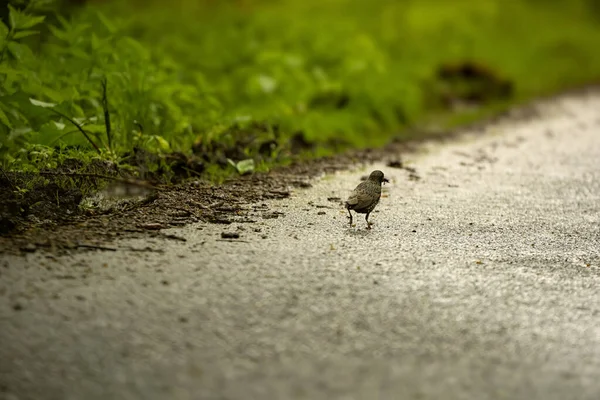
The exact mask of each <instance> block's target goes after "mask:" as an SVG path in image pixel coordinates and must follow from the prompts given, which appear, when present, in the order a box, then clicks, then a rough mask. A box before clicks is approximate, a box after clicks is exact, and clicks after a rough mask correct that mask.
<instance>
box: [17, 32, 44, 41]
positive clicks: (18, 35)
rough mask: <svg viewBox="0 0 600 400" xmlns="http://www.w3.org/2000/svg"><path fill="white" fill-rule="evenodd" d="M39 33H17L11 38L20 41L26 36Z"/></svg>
mask: <svg viewBox="0 0 600 400" xmlns="http://www.w3.org/2000/svg"><path fill="white" fill-rule="evenodd" d="M38 33H40V31H19V32H17V33H15V35H14V36H13V38H14V39H21V38H24V37H27V36H32V35H36V34H38Z"/></svg>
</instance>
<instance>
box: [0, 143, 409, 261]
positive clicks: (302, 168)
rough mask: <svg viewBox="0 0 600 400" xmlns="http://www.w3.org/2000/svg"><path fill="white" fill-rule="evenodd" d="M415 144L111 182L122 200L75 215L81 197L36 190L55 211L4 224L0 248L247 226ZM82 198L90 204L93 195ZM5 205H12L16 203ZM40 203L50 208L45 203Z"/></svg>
mask: <svg viewBox="0 0 600 400" xmlns="http://www.w3.org/2000/svg"><path fill="white" fill-rule="evenodd" d="M414 145H415V143H412V144H407V143H393V144H391V145H389V146H387V147H386V148H384V149H377V150H361V151H353V152H350V153H347V154H343V155H338V156H333V157H328V158H322V159H319V160H313V161H309V162H297V163H294V164H292V165H290V166H287V167H280V168H277V169H275V170H272V171H271V172H269V173H256V174H253V175H247V176H239V177H236V178H234V179H231V180H228V181H226V182H224V183H223V184H221V185H213V184H211V183H210V182H208V181H205V180H201V179H198V180H188V181H186V182H182V183H179V184H176V185H169V186H160V185H157V186H154V187H152V186H150V185H148V187H142V188H139V187H136V186H135V185H133V186H132V185H131V182H130V183H128V182H127V181H116V182H113V183H112V184H110V185H109V186H108V187H106V188H104V189H102V191H101V193H103V192H111V194H112V195H113V196H114V194H115V192H121V193H125V195H123V196H122V197H123V199H122V200H120V201H112V202H110V203H109V204H108V205H106V206H102V205H99V204H94V207H90V209H89V210H85V208H84V209H83V210H82V209H81V207H79V212H75V211H74V210H77V204H79V201H80V200H81V193H70V192H68V193H67V192H64V191H62V192H61V191H58V192H56V193H55V192H54V191H53V190H50V187H49V188H48V189H47V190H44V191H42V193H46V192H47V195H48V196H52V199H54V197H56V196H58V198H59V199H60V203H58V204H56V207H55V208H56V209H54V208H53V209H52V210H49V212H48V213H46V214H44V217H41V216H40V215H39V214H35V213H29V214H28V215H25V216H23V217H19V218H18V220H15V221H11V226H10V227H7V229H8V228H14V225H15V224H18V228H17V229H16V230H13V231H12V232H11V233H10V234H8V235H6V234H5V235H4V236H2V237H0V251H2V252H33V251H37V250H43V249H47V250H51V251H53V252H60V251H61V250H73V249H83V250H85V249H94V248H97V249H101V250H102V249H104V250H110V249H111V248H110V246H108V247H107V244H110V242H111V241H113V240H115V239H117V238H124V237H127V238H134V237H155V236H161V237H165V235H164V234H163V233H161V230H162V229H165V228H172V227H177V226H183V225H186V224H189V223H193V222H199V221H204V222H209V223H215V224H223V225H229V224H231V223H234V222H235V223H253V222H256V221H255V219H252V218H251V217H250V215H251V214H254V212H255V211H257V207H258V208H260V210H259V211H261V214H262V215H263V216H264V217H265V218H268V217H269V216H270V215H271V214H273V213H275V211H276V210H269V209H268V208H264V206H262V205H261V204H260V203H261V202H262V201H264V200H269V199H283V198H286V197H288V196H290V195H291V192H292V190H294V189H302V188H308V187H310V186H311V183H310V181H311V179H312V178H314V177H316V176H319V175H323V174H327V173H331V172H335V171H338V170H343V169H347V168H349V167H352V166H356V165H359V164H363V163H370V162H374V161H377V160H381V159H382V158H385V157H386V155H387V154H394V156H395V157H397V154H398V153H399V152H400V151H402V152H405V151H409V150H410V149H411V148H412V147H414ZM13 179H14V176H13ZM3 187H10V185H3ZM8 190H9V189H7V191H8ZM33 192H35V191H32V193H33ZM7 193H8V192H7ZM51 193H52V194H51ZM77 196H79V198H77ZM69 199H72V201H71V200H69ZM89 199H92V200H93V197H90V198H89ZM33 201H34V200H33V199H32V200H31V202H33ZM98 201H99V202H100V201H101V200H98ZM4 203H6V204H5V205H6V206H10V205H11V204H12V206H13V207H18V204H17V203H16V202H15V201H13V202H12V203H11V202H4ZM46 203H48V204H52V201H50V202H46ZM277 216H278V215H277ZM254 218H256V217H254Z"/></svg>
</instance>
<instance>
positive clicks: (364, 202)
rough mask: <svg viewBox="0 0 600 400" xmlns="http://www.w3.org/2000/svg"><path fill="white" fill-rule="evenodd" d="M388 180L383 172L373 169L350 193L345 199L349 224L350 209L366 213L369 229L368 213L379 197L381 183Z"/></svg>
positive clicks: (373, 207)
mask: <svg viewBox="0 0 600 400" xmlns="http://www.w3.org/2000/svg"><path fill="white" fill-rule="evenodd" d="M383 182H388V180H387V179H386V178H384V175H383V172H381V171H379V170H375V171H373V172H371V174H370V175H369V178H368V179H367V180H366V181H364V182H361V183H360V184H359V185H358V186H357V187H356V188H355V189H354V190H353V191H352V194H350V197H348V200H346V209H347V210H348V214H350V225H352V213H351V211H350V210H354V211H355V212H356V213H358V214H367V215H366V216H365V221H367V229H371V224H370V223H369V214H370V213H371V212H372V211H373V210H374V209H375V207H376V206H377V204H378V203H379V199H381V184H382V183H383Z"/></svg>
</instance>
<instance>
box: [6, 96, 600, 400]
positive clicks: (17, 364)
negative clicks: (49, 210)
mask: <svg viewBox="0 0 600 400" xmlns="http://www.w3.org/2000/svg"><path fill="white" fill-rule="evenodd" d="M538 108H539V110H538V111H539V114H540V115H539V116H537V117H533V118H529V119H528V120H526V121H523V120H521V121H512V122H511V121H504V122H502V123H499V124H495V125H491V126H489V127H488V128H487V129H486V132H481V131H480V132H474V133H472V134H469V135H466V136H465V137H463V138H462V139H460V140H458V141H456V142H454V143H451V144H443V145H440V144H426V145H424V146H423V148H422V151H421V152H419V153H418V154H414V155H412V156H410V159H406V160H405V163H407V164H408V165H410V166H412V167H414V168H415V169H416V174H415V173H412V178H411V177H410V176H411V172H410V171H408V170H406V169H394V168H390V167H386V166H385V165H374V166H369V167H368V168H366V169H361V170H356V171H352V172H344V173H339V174H336V175H334V176H327V177H324V178H323V179H321V180H319V181H318V182H316V183H315V185H314V187H313V188H311V189H308V190H301V191H297V192H296V193H295V195H294V196H293V197H292V198H290V199H286V200H280V201H273V202H270V203H268V204H266V207H264V206H262V205H260V204H258V205H256V210H255V211H254V212H253V218H254V219H256V220H257V222H256V223H255V224H251V223H247V224H233V225H229V226H223V225H207V224H197V225H191V226H188V227H185V228H182V229H177V230H172V231H171V232H170V233H172V234H174V235H177V236H180V237H184V238H186V239H187V241H185V242H183V241H178V240H169V241H159V240H146V241H142V240H127V241H121V242H118V243H117V244H116V246H117V247H119V251H116V252H103V251H91V252H85V253H77V254H73V255H70V256H64V257H50V258H49V257H47V256H45V255H43V254H41V253H33V254H28V255H27V256H26V257H8V256H2V259H3V260H2V261H1V262H0V324H1V329H0V398H6V399H61V400H62V399H244V400H247V399H311V400H315V399H449V400H450V399H478V400H481V399H511V400H514V399H545V400H547V399H561V400H563V399H590V400H591V399H593V400H597V399H598V398H600V379H599V377H600V294H599V289H598V288H599V286H600V223H599V222H600V96H598V95H591V94H588V95H578V96H573V97H563V98H561V99H558V100H556V101H554V102H549V103H545V104H543V105H540V106H539V107H538ZM375 168H378V169H382V170H383V171H384V172H385V173H386V175H387V176H388V177H389V178H391V179H392V183H391V184H389V185H387V186H386V187H385V188H386V195H385V197H384V198H382V201H381V203H380V205H379V207H378V208H377V212H375V213H373V214H372V216H371V220H372V221H373V223H374V227H373V230H371V231H367V230H365V229H364V228H365V226H366V224H365V222H364V219H363V217H362V216H361V217H359V218H358V219H355V221H356V222H357V226H356V227H353V228H349V227H348V226H347V219H346V213H345V210H344V209H343V207H342V206H341V205H340V204H339V202H338V201H337V200H335V199H333V200H328V198H331V197H340V198H345V197H346V196H347V195H348V193H349V192H350V190H351V189H353V188H354V186H356V184H357V183H358V182H359V178H360V177H361V176H362V175H365V174H368V173H369V172H370V171H371V170H373V169H375ZM267 208H268V211H267ZM273 211H279V212H281V213H283V214H282V215H277V216H278V218H273V217H274V216H275V215H273ZM223 231H225V232H237V233H239V234H240V238H239V239H234V240H230V241H221V232H223ZM136 250H137V251H136ZM140 250H143V251H140Z"/></svg>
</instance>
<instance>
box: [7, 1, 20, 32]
mask: <svg viewBox="0 0 600 400" xmlns="http://www.w3.org/2000/svg"><path fill="white" fill-rule="evenodd" d="M18 15H19V11H18V10H17V9H16V8H14V7H13V6H11V5H10V4H9V5H8V22H10V27H11V28H12V29H17V21H18V19H19V17H18Z"/></svg>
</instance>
